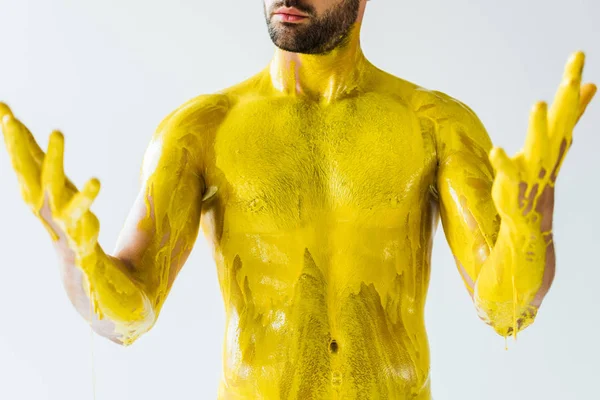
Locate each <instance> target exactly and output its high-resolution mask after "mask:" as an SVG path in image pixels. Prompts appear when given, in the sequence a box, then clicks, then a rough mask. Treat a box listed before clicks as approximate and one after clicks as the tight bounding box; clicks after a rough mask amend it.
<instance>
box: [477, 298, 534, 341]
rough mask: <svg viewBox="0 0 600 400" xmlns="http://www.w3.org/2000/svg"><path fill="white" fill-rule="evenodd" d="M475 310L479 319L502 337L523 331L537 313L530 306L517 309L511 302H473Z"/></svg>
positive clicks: (531, 322)
mask: <svg viewBox="0 0 600 400" xmlns="http://www.w3.org/2000/svg"><path fill="white" fill-rule="evenodd" d="M475 309H476V310H477V315H478V316H479V318H480V319H481V320H482V321H484V322H485V323H486V324H487V325H489V326H491V327H492V328H493V329H494V331H495V332H496V333H497V334H498V335H500V336H502V337H507V336H510V335H516V334H517V333H518V332H520V331H523V330H524V329H525V328H527V327H528V326H530V325H531V324H533V322H534V321H535V318H536V316H537V312H538V307H535V306H533V305H531V304H529V305H527V306H519V307H517V306H515V305H514V303H512V302H505V303H498V302H495V303H491V302H483V301H475Z"/></svg>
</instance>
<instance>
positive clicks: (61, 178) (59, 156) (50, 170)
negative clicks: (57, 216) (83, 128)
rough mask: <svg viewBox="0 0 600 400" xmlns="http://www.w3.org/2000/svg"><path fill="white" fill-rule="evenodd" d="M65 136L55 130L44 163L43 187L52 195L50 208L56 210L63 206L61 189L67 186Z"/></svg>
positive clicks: (49, 141)
mask: <svg viewBox="0 0 600 400" xmlns="http://www.w3.org/2000/svg"><path fill="white" fill-rule="evenodd" d="M64 147H65V142H64V136H63V135H62V133H60V132H59V131H53V132H52V133H51V134H50V139H49V140H48V153H47V154H46V156H45V157H44V161H43V163H42V179H41V180H42V188H43V190H44V192H45V193H47V194H48V195H49V196H50V209H51V210H52V211H53V212H54V211H56V210H58V209H60V207H61V206H62V204H60V202H61V200H62V199H61V197H60V196H61V191H62V189H63V188H64V186H65V174H64V169H63V162H64Z"/></svg>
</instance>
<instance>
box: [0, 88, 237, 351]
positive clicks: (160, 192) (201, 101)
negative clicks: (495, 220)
mask: <svg viewBox="0 0 600 400" xmlns="http://www.w3.org/2000/svg"><path fill="white" fill-rule="evenodd" d="M226 106H227V103H226V101H225V100H224V96H200V97H198V98H196V99H193V100H191V101H189V102H187V103H186V104H184V105H183V106H182V107H180V108H179V109H177V110H176V111H175V112H173V113H172V114H171V115H169V117H167V118H166V119H165V120H164V121H163V122H162V123H161V124H160V126H159V128H158V130H157V131H156V132H155V134H154V135H153V137H152V141H151V143H150V145H149V146H148V149H147V151H146V154H145V156H144V163H143V168H142V187H141V189H140V192H139V194H138V196H137V199H136V201H135V203H134V205H133V207H132V209H131V211H130V213H129V216H128V218H127V221H126V223H125V226H124V228H123V230H122V232H121V235H120V237H119V241H118V244H117V248H116V250H115V252H114V256H111V255H108V254H106V253H105V252H104V251H103V249H102V248H101V247H100V245H99V244H98V243H97V237H98V230H99V223H98V220H97V218H96V217H95V215H94V214H93V213H92V212H91V211H90V210H89V207H90V206H91V203H92V202H93V200H94V198H95V196H96V195H97V193H98V190H99V182H98V181H97V180H95V179H92V180H90V181H88V183H87V184H86V185H85V187H84V188H83V189H82V190H81V192H79V191H77V189H76V188H75V186H74V185H73V184H72V183H71V182H70V181H69V180H68V179H67V178H66V177H65V176H64V174H62V157H63V156H62V149H63V138H62V135H61V134H59V133H53V134H52V135H51V137H50V144H49V149H48V154H44V153H43V152H42V151H41V149H39V146H37V143H35V140H34V139H33V136H32V135H31V133H30V132H29V131H28V130H27V128H26V127H25V126H24V125H22V124H21V123H20V122H19V121H18V120H17V119H16V118H14V117H13V116H12V113H11V112H10V110H9V109H8V107H6V106H4V105H2V107H0V113H1V114H3V115H0V119H1V120H2V128H3V132H4V136H5V140H6V144H7V148H8V151H9V154H10V156H11V161H12V163H13V167H14V169H15V170H16V172H17V177H18V179H19V183H20V187H21V193H22V196H23V198H24V200H25V201H26V203H27V204H28V205H29V206H30V208H31V209H32V210H33V211H34V214H35V215H36V216H37V217H38V218H39V219H40V220H41V221H42V222H43V223H44V226H45V227H46V229H48V231H49V232H50V234H51V236H52V238H53V240H54V246H55V248H56V250H57V252H58V255H59V259H60V266H61V274H62V277H63V283H64V286H65V289H66V291H67V294H68V296H69V299H70V300H71V302H72V303H73V305H74V306H75V308H76V309H77V311H78V312H79V313H80V314H81V315H82V316H83V317H84V318H85V319H86V320H88V321H89V322H90V323H91V324H92V327H93V329H94V330H95V331H96V332H97V333H98V334H100V335H102V336H105V337H107V338H109V339H110V340H113V341H114V342H116V343H121V344H126V345H128V344H131V343H133V342H134V341H135V340H136V339H137V338H138V337H139V336H140V335H141V334H143V333H144V332H146V331H148V330H149V329H150V328H151V327H152V326H153V325H154V323H155V322H156V319H157V317H158V314H159V312H160V309H161V307H162V305H163V303H164V301H165V298H166V296H167V294H168V292H169V290H170V288H171V285H172V284H173V281H174V279H175V276H176V275H177V273H178V272H179V270H180V269H181V267H182V266H183V264H184V263H185V260H186V259H187V257H188V255H189V253H190V251H191V248H192V246H193V243H194V241H195V239H196V237H197V234H198V228H199V223H200V211H201V198H202V194H203V192H204V181H203V179H202V173H201V172H202V168H203V167H202V163H203V160H204V150H205V149H206V148H205V146H206V145H207V142H206V140H205V139H206V137H208V135H207V133H208V132H207V131H206V130H207V129H209V128H211V129H214V127H215V125H216V124H215V120H216V119H219V118H222V117H223V115H224V114H225V111H226V108H227V107H226ZM44 193H45V195H44ZM89 294H91V301H90V296H89ZM92 311H93V312H92Z"/></svg>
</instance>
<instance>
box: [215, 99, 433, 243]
mask: <svg viewBox="0 0 600 400" xmlns="http://www.w3.org/2000/svg"><path fill="white" fill-rule="evenodd" d="M432 140H433V139H432V137H431V135H430V134H429V132H427V131H424V130H423V129H422V128H421V125H420V123H419V120H418V119H417V118H416V116H415V114H414V112H413V111H412V110H411V109H410V107H408V106H407V105H406V104H405V103H403V102H402V101H401V100H399V99H396V98H392V97H390V96H385V95H380V94H364V95H361V96H359V97H355V98H350V99H346V100H343V101H339V102H336V103H333V104H329V105H319V104H317V103H315V102H308V101H305V100H300V99H295V98H290V97H275V98H257V99H249V100H242V101H240V102H239V103H237V104H236V105H235V106H234V107H232V109H231V110H230V111H229V113H228V116H227V118H226V119H225V120H224V122H223V123H222V124H221V126H220V128H219V130H218V131H217V132H216V135H215V138H214V147H213V151H214V155H213V159H214V166H213V168H212V169H210V168H209V173H208V176H207V181H208V182H207V183H208V185H209V186H210V185H212V186H214V187H216V188H217V189H218V192H220V193H219V194H218V196H220V197H219V198H220V199H221V201H222V203H223V205H224V207H226V213H227V214H228V215H229V217H230V218H229V221H234V220H235V222H236V223H235V225H233V224H232V225H231V226H226V228H227V229H230V230H232V231H234V232H242V231H243V232H244V233H249V232H256V233H276V232H286V231H290V230H294V229H296V228H298V227H299V226H300V225H304V224H310V223H311V221H312V222H316V223H318V222H319V220H315V219H322V218H323V217H324V216H327V217H328V218H331V219H332V220H338V221H340V222H344V221H350V220H354V221H355V222H356V223H358V224H360V223H365V222H366V221H367V220H369V222H368V224H373V225H374V226H375V225H378V224H384V225H385V224H388V225H389V224H393V223H394V218H393V216H394V215H395V211H396V215H403V214H405V211H406V210H403V208H407V207H411V206H414V205H415V204H414V201H415V199H416V198H418V197H420V196H421V194H422V190H426V189H427V188H428V187H429V185H430V184H432V183H433V175H432V172H433V171H434V167H435V151H434V145H433V142H432ZM224 211H225V210H224ZM357 218H358V219H364V221H361V220H356V219H357ZM390 218H391V219H390ZM223 222H224V223H225V224H227V220H225V221H223ZM321 222H322V221H321ZM398 222H400V221H398ZM390 226H391V225H390Z"/></svg>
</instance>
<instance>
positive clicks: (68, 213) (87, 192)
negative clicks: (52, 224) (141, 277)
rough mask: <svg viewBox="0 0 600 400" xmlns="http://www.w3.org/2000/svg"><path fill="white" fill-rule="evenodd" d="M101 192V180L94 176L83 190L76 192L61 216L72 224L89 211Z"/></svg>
mask: <svg viewBox="0 0 600 400" xmlns="http://www.w3.org/2000/svg"><path fill="white" fill-rule="evenodd" d="M98 192H100V181H99V180H98V179H96V178H92V179H90V180H89V181H87V182H86V184H85V185H84V187H83V189H82V190H81V192H78V193H76V194H75V195H74V196H73V197H72V198H71V200H70V201H69V203H68V204H67V205H66V206H65V208H64V210H63V211H62V212H61V217H62V218H63V219H64V220H65V221H67V222H69V223H70V224H73V223H75V222H76V221H78V220H79V219H81V218H82V216H83V215H84V214H85V213H86V212H87V211H89V209H90V207H91V205H92V203H93V202H94V200H95V199H96V197H97V196H98Z"/></svg>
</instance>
